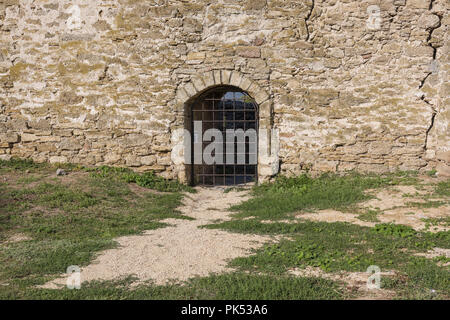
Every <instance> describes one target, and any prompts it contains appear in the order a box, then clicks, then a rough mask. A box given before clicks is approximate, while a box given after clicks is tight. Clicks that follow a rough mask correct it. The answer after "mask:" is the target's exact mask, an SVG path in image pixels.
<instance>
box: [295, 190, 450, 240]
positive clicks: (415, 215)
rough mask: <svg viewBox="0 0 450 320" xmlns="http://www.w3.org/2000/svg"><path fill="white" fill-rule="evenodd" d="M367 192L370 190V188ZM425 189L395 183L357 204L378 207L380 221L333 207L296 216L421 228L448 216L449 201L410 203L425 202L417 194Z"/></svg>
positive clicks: (363, 207)
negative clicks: (420, 205)
mask: <svg viewBox="0 0 450 320" xmlns="http://www.w3.org/2000/svg"><path fill="white" fill-rule="evenodd" d="M368 192H373V191H371V190H369V191H368ZM426 193H427V191H424V190H418V189H416V188H415V187H414V186H395V187H390V188H386V189H383V190H381V191H378V192H377V193H376V194H375V198H374V199H371V200H369V201H366V202H363V203H362V204H360V205H359V208H358V211H361V212H363V211H364V210H367V209H371V210H378V211H380V214H378V215H377V218H378V220H379V222H368V221H362V220H360V219H359V218H358V214H355V213H349V212H341V211H336V210H321V211H318V212H314V213H299V214H298V215H297V216H296V218H297V219H299V220H301V219H306V220H312V221H324V222H349V223H353V224H357V225H360V226H367V227H373V226H375V225H376V224H378V223H395V224H403V225H407V226H410V227H412V228H414V229H415V230H418V231H420V230H423V229H425V228H426V221H424V220H426V219H430V218H442V217H448V216H450V205H448V204H446V205H443V206H440V207H436V208H418V207H416V206H414V205H412V204H411V203H424V202H425V200H424V199H423V198H420V196H421V195H425V194H426ZM405 195H408V196H405ZM432 201H447V203H448V199H432ZM290 222H298V220H297V221H296V220H290ZM448 230H450V228H449V227H448V226H441V225H437V226H432V227H431V228H430V230H429V231H431V232H438V231H448Z"/></svg>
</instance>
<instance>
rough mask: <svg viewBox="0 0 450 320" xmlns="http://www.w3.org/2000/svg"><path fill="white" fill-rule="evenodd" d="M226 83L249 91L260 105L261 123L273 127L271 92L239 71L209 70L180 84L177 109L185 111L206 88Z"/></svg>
mask: <svg viewBox="0 0 450 320" xmlns="http://www.w3.org/2000/svg"><path fill="white" fill-rule="evenodd" d="M224 85H229V86H234V87H237V88H239V89H242V90H243V91H245V92H247V93H248V94H249V95H250V96H251V97H252V98H253V99H255V101H256V103H257V104H258V106H259V113H260V114H259V117H260V119H259V121H260V124H261V125H264V126H265V127H268V128H269V127H270V128H271V127H272V101H271V99H270V96H269V94H268V93H267V92H266V91H265V90H264V89H262V88H261V87H260V86H259V85H258V84H257V83H256V82H255V81H253V80H250V79H249V78H247V77H245V76H244V75H243V74H242V73H240V72H238V71H230V70H214V71H209V72H206V73H204V74H202V75H200V76H195V77H194V78H192V79H191V80H190V81H189V82H187V83H184V84H182V85H180V86H179V87H178V89H177V94H176V107H177V111H179V112H183V111H184V110H185V108H186V104H187V103H189V102H190V101H192V100H193V99H195V98H197V97H198V96H199V95H201V94H202V93H203V92H205V91H206V90H208V89H211V88H213V87H216V86H224Z"/></svg>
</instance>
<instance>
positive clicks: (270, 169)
mask: <svg viewBox="0 0 450 320" xmlns="http://www.w3.org/2000/svg"><path fill="white" fill-rule="evenodd" d="M218 86H233V87H236V88H239V89H241V90H243V91H245V92H246V93H248V94H249V95H250V96H251V97H252V98H253V99H254V100H255V101H256V103H257V104H258V107H259V119H258V121H259V140H258V141H259V145H258V148H259V152H258V181H259V182H262V181H265V180H267V179H268V178H270V177H272V176H274V175H275V174H277V173H278V170H279V160H278V150H279V148H278V135H277V134H273V131H272V129H273V117H272V99H271V97H270V95H269V94H268V93H267V92H266V91H265V90H264V89H263V88H261V87H260V86H259V85H258V83H256V82H255V81H253V80H251V79H249V78H247V77H246V76H244V75H243V74H242V73H240V72H238V71H235V70H233V71H231V70H214V71H209V72H205V73H203V74H201V75H198V76H194V77H193V78H192V79H191V80H190V81H188V82H186V83H183V84H181V85H179V86H178V88H177V92H176V98H175V110H176V112H177V113H178V114H183V115H184V116H183V119H184V129H186V130H188V131H190V128H189V125H190V122H191V121H190V112H189V110H190V107H191V104H192V102H193V101H195V99H196V98H197V97H199V96H200V95H201V94H202V93H204V92H206V91H207V90H209V89H211V88H214V87H218ZM182 140H184V138H183V137H182V136H181V134H180V133H177V134H172V141H171V143H172V160H173V159H174V153H176V155H175V158H177V159H181V158H183V157H184V156H183V155H182V154H184V151H182V154H178V153H179V152H180V149H175V148H176V147H177V146H178V147H179V146H180V145H183V148H185V147H187V146H188V145H189V144H188V143H187V141H182ZM274 144H276V147H275V148H274V147H273V145H274ZM183 148H182V149H183ZM183 150H184V149H183ZM174 162H175V163H174V164H175V171H176V172H177V175H178V179H179V180H180V181H182V182H189V176H190V175H189V174H187V172H186V171H187V170H189V169H187V167H188V166H187V165H186V164H185V163H184V162H183V161H174Z"/></svg>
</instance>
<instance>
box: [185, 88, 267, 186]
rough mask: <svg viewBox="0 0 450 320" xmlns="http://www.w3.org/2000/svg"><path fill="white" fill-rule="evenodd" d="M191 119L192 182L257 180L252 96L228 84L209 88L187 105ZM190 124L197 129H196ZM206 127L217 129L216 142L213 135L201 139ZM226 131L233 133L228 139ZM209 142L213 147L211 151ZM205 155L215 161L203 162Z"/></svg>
mask: <svg viewBox="0 0 450 320" xmlns="http://www.w3.org/2000/svg"><path fill="white" fill-rule="evenodd" d="M191 121H192V123H191V126H190V127H191V139H192V141H191V150H193V152H192V153H191V156H192V163H193V166H192V170H191V181H192V184H193V185H203V186H237V185H245V184H251V183H253V182H256V181H257V177H258V172H257V170H258V164H257V161H258V134H257V133H258V105H257V104H256V102H255V100H254V99H253V98H251V97H250V96H249V95H248V94H247V93H246V92H244V91H242V90H240V89H239V88H236V87H232V86H222V87H216V88H213V89H210V90H208V91H206V92H204V93H203V94H201V95H200V96H199V97H198V98H197V99H196V100H195V101H194V102H193V104H192V105H191ZM199 123H201V125H199ZM194 124H196V125H194ZM196 126H197V127H196ZM194 127H196V128H197V129H198V128H199V127H201V128H200V130H198V131H197V130H194ZM211 129H213V130H211ZM214 129H215V130H214ZM208 130H209V132H215V134H216V135H218V134H219V132H220V135H221V137H222V139H219V141H216V140H217V139H216V138H215V137H216V136H214V138H212V137H210V139H209V141H204V140H203V138H204V137H205V136H208ZM230 131H232V132H234V133H235V134H236V135H237V136H232V140H231V139H230ZM242 133H244V134H245V135H244V136H242ZM207 140H208V139H207ZM212 143H215V146H217V148H214V150H213V151H212V152H211V144H212ZM208 146H209V148H208ZM200 151H201V155H200V156H199V155H198V154H199V152H200ZM205 154H210V155H212V156H213V157H214V159H215V161H214V162H213V163H211V161H205V156H204V155H205ZM208 159H210V158H208Z"/></svg>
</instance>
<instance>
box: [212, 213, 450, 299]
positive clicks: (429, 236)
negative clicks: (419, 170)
mask: <svg viewBox="0 0 450 320" xmlns="http://www.w3.org/2000/svg"><path fill="white" fill-rule="evenodd" d="M205 227H206V228H210V229H223V230H228V231H231V232H241V233H256V234H270V235H285V236H288V237H289V238H288V239H284V240H281V241H280V242H278V243H275V244H267V245H266V246H264V247H263V248H261V249H259V250H256V251H255V253H254V254H253V255H251V256H249V257H244V258H237V259H234V260H233V261H232V262H231V264H230V265H231V266H233V267H235V268H238V269H239V270H241V271H249V272H262V273H263V274H270V275H283V274H286V272H287V270H288V269H290V268H305V267H307V266H311V267H318V268H321V269H322V270H324V271H326V272H338V271H349V272H355V271H358V272H365V271H366V270H367V268H368V267H369V266H371V265H377V266H379V267H380V268H381V270H382V271H387V270H397V271H398V272H400V273H401V274H402V275H404V278H405V279H407V280H405V281H404V282H402V283H401V284H399V285H398V288H396V289H398V291H402V294H403V297H415V296H418V294H419V292H421V291H426V289H427V288H432V289H434V290H436V291H437V297H440V298H445V297H449V296H450V277H449V268H448V267H440V266H438V265H437V264H436V262H435V261H432V260H429V259H426V258H423V257H416V256H413V255H412V253H414V252H426V251H427V250H429V249H432V248H434V247H440V248H450V232H439V233H429V232H417V231H414V230H413V229H412V228H410V227H407V226H402V225H393V224H379V225H376V226H375V227H373V228H368V227H361V226H357V225H352V224H348V223H325V222H312V221H305V222H302V223H292V224H289V223H279V222H278V223H261V222H260V221H258V220H256V219H251V220H234V221H227V222H223V223H220V224H216V225H208V226H205ZM423 270H427V274H426V276H423V275H424V273H425V272H424V271H423ZM420 275H422V276H423V277H421V276H420Z"/></svg>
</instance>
